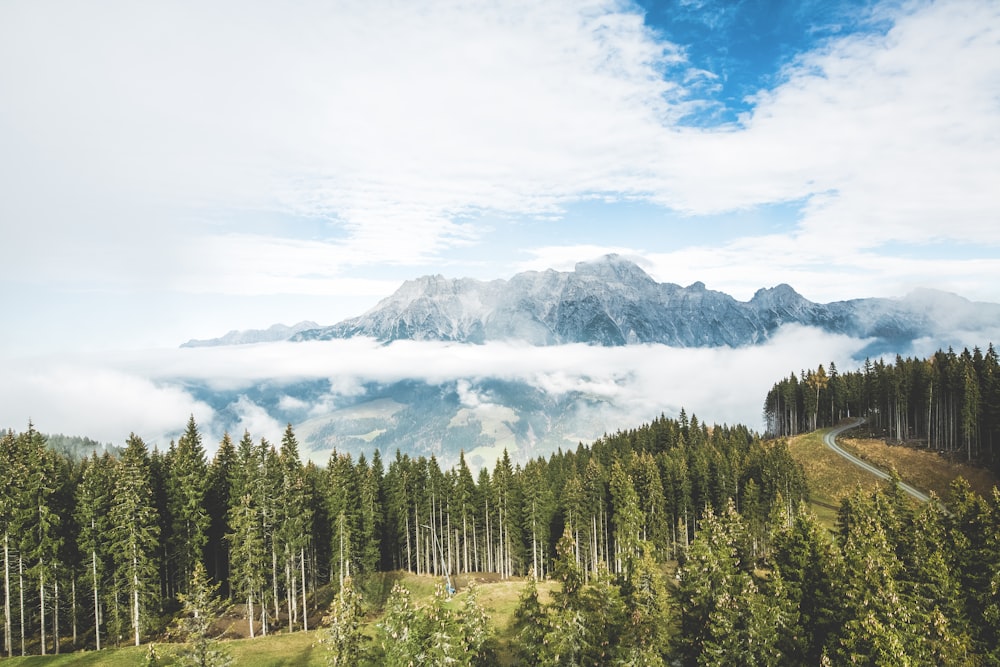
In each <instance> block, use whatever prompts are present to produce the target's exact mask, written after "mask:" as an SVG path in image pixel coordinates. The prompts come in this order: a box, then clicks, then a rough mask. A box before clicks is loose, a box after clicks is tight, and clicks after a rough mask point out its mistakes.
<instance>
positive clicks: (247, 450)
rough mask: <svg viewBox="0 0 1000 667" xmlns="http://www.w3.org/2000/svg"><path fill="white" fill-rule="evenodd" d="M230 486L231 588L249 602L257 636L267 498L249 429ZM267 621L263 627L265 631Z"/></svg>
mask: <svg viewBox="0 0 1000 667" xmlns="http://www.w3.org/2000/svg"><path fill="white" fill-rule="evenodd" d="M235 473H236V474H235V475H234V477H233V483H232V486H231V488H230V494H231V499H230V501H229V503H228V504H229V517H228V524H229V526H230V528H231V531H232V532H230V533H229V535H228V537H227V539H228V542H229V543H230V544H231V545H232V551H231V553H230V580H231V588H232V591H233V592H234V594H235V595H236V599H238V600H240V601H243V602H245V603H246V608H247V623H248V624H249V628H250V636H251V637H253V636H254V620H255V618H256V616H257V612H262V611H263V604H264V598H265V590H266V589H265V586H266V583H267V551H266V547H267V544H266V541H265V538H266V536H265V533H264V522H265V517H264V506H263V505H264V498H262V497H261V484H260V482H259V478H260V476H261V475H262V474H263V471H262V470H261V466H260V458H259V456H258V455H257V452H256V449H255V447H254V444H253V441H252V440H251V438H250V433H249V432H246V433H244V435H243V438H242V439H241V440H240V444H239V448H238V450H237V453H236V470H235ZM266 627H267V626H266V624H262V629H264V630H265V631H266Z"/></svg>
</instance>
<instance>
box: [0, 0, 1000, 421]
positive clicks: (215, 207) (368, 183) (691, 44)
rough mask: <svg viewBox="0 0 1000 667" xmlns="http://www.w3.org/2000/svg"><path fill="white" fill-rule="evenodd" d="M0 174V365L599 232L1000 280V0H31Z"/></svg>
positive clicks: (835, 277) (309, 305)
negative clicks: (292, 0) (0, 315)
mask: <svg viewBox="0 0 1000 667" xmlns="http://www.w3.org/2000/svg"><path fill="white" fill-rule="evenodd" d="M0 182H2V183H3V195H2V196H0V248H2V249H3V250H4V260H3V261H2V262H0V306H2V308H3V312H4V313H5V314H7V316H6V317H5V326H3V327H0V350H2V353H0V356H2V358H4V359H14V360H24V359H34V358H42V357H48V356H50V355H69V356H72V355H75V354H90V353H103V354H114V353H116V352H118V351H122V350H135V349H160V348H173V347H175V346H176V345H178V344H179V343H181V342H183V341H185V340H187V339H189V338H207V337H212V336H217V335H221V334H223V333H225V332H226V331H228V330H229V329H234V328H240V329H242V328H256V327H266V326H268V325H270V324H272V323H275V322H284V323H288V324H290V323H293V322H296V321H299V320H303V319H312V320H316V321H319V322H321V323H324V324H327V323H334V322H336V321H339V320H340V319H343V318H345V317H349V316H353V315H356V314H358V313H360V312H362V311H364V310H366V309H367V308H368V307H370V306H371V305H373V304H374V303H375V302H376V301H377V300H378V299H380V298H382V297H384V296H387V295H388V294H390V293H391V292H392V291H393V290H394V289H395V288H396V287H397V286H398V285H399V284H400V282H402V281H403V280H404V279H406V278H410V277H415V276H418V275H422V274H426V273H443V274H445V275H448V276H455V277H459V276H473V277H478V278H496V277H509V276H510V275H512V274H513V273H515V272H517V271H520V270H524V269H543V268H555V269H562V270H565V269H570V268H572V266H573V264H574V263H575V262H577V261H580V260H587V259H591V258H593V257H596V256H598V255H601V254H603V253H606V252H619V253H622V254H625V255H628V256H630V257H633V258H635V259H636V260H637V261H639V262H640V263H641V264H642V266H643V267H644V268H646V270H647V271H649V273H650V274H651V275H653V276H654V277H655V278H656V279H658V280H660V281H663V282H674V283H679V284H684V285H686V284H690V283H692V282H695V281H702V282H704V283H705V284H706V285H707V286H708V287H709V288H711V289H717V290H721V291H725V292H728V293H730V294H733V295H734V296H736V297H737V298H740V299H748V298H750V296H751V295H752V294H753V292H754V291H755V290H756V289H757V288H759V287H767V286H772V285H775V284H778V283H789V284H791V285H793V286H794V287H795V288H796V289H797V290H799V291H800V292H801V293H802V294H803V295H805V296H806V297H808V298H810V299H813V300H815V301H824V302H825V301H832V300H837V299H847V298H856V297H863V296H902V295H904V294H906V293H907V292H909V291H910V290H912V289H914V288H917V287H936V288H939V289H944V290H948V291H952V292H956V293H959V294H961V295H963V296H966V297H968V298H970V299H974V300H985V301H1000V293H998V290H997V287H996V286H997V285H998V284H1000V224H997V223H998V219H997V216H998V213H997V212H998V211H1000V187H997V184H998V183H1000V5H998V4H997V3H996V2H994V1H993V0H949V1H937V2H929V1H916V2H889V3H879V2H839V3H838V2H822V1H808V2H780V1H764V0H761V1H757V2H754V1H751V0H746V1H732V2H730V1H727V2H712V1H710V0H705V1H700V0H673V1H670V2H653V1H651V2H643V3H633V2H625V1H618V0H590V1H587V2H580V1H579V0H543V1H541V2H539V1H537V0H523V1H516V0H508V1H504V2H495V1H492V0H479V1H476V2H470V3H453V2H424V3H383V2H379V1H374V2H372V1H346V2H336V3H331V2H320V1H315V2H305V3H297V4H296V5H295V8H294V11H293V10H292V9H290V8H289V7H288V6H287V5H279V4H278V3H267V2H255V1H246V0H244V1H240V2H236V1H235V0H232V1H228V2H213V3H202V2H193V1H192V2H184V1H181V2H171V3H158V4H156V5H152V6H151V5H148V4H143V5H137V4H135V3H132V2H127V1H124V0H120V1H110V0H109V1H99V2H88V3H74V2H50V1H41V2H39V1H18V0H13V1H9V2H4V3H2V4H0ZM0 421H3V420H0ZM16 421H17V420H15V423H16ZM181 421H183V420H181Z"/></svg>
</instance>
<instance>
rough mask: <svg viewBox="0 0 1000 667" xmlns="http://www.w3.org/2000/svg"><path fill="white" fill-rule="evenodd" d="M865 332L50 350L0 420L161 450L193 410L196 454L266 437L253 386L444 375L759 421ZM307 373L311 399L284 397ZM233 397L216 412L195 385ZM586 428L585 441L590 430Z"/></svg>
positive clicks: (348, 386)
mask: <svg viewBox="0 0 1000 667" xmlns="http://www.w3.org/2000/svg"><path fill="white" fill-rule="evenodd" d="M865 344H866V341H861V340H857V339H852V338H848V337H845V336H837V335H831V334H827V333H823V332H821V331H818V330H815V329H807V328H801V327H786V328H784V329H782V330H781V331H779V332H778V334H777V335H775V336H774V337H773V338H772V339H771V340H770V341H768V342H767V343H765V344H763V345H759V346H754V347H744V348H672V347H666V346H662V345H641V346H639V345H637V346H627V347H610V348H609V347H597V346H589V345H582V344H577V345H564V346H558V347H530V346H527V345H523V344H516V343H490V344H487V345H464V344H451V343H437V342H413V341H397V342H395V343H392V344H389V345H385V344H381V343H378V342H376V341H373V340H370V339H350V340H337V341H322V342H319V341H317V342H306V343H268V344H261V345H246V346H232V347H217V348H194V349H170V350H167V349H162V350H152V351H147V352H141V353H140V352H133V353H128V354H121V355H117V356H116V357H114V358H90V359H75V360H74V361H73V362H72V363H67V362H66V361H65V360H61V359H57V358H51V359H47V360H35V361H34V362H32V363H14V364H12V365H10V366H9V368H10V374H9V375H8V381H7V382H5V383H4V384H3V386H2V387H0V405H2V408H0V409H2V413H0V423H2V424H3V425H4V426H5V427H8V426H9V427H12V428H15V429H18V428H23V426H24V424H26V422H27V420H28V419H32V420H34V423H35V425H36V427H37V428H39V429H40V430H42V431H43V432H52V433H55V432H62V433H67V434H78V435H87V436H89V437H92V438H95V439H98V440H101V441H106V442H111V443H114V444H122V443H123V442H124V440H125V438H126V437H127V436H128V434H129V433H130V432H133V431H134V432H136V433H137V434H139V435H141V436H143V437H144V438H145V439H146V440H147V442H149V443H150V444H155V445H157V446H160V447H161V448H162V447H165V446H166V444H167V443H168V442H169V440H170V439H171V438H175V437H177V435H179V433H180V431H181V430H182V429H183V427H184V424H185V422H186V420H187V417H188V415H189V414H193V415H194V417H195V419H196V420H197V421H198V423H199V425H200V426H201V428H202V431H203V433H204V435H205V440H206V446H207V447H208V448H209V449H212V448H213V447H214V443H215V442H217V441H218V439H219V438H220V437H221V435H222V432H223V430H226V429H228V430H230V431H231V432H233V433H234V435H236V436H240V435H242V431H243V429H247V430H249V431H250V432H251V433H252V434H253V436H254V437H255V438H259V437H266V438H268V439H269V440H272V441H276V440H280V437H281V432H282V430H283V429H284V422H283V421H282V420H281V417H280V416H278V415H274V414H270V413H269V412H268V411H267V409H265V407H263V406H261V405H260V404H258V403H255V402H254V401H253V400H252V399H251V398H249V394H251V393H252V391H253V390H254V389H259V388H260V387H262V386H266V387H270V388H274V389H275V391H277V392H278V398H276V405H278V406H280V407H281V408H282V409H285V410H288V411H290V412H294V413H295V414H301V415H302V416H303V419H305V418H309V417H316V416H321V415H323V414H326V413H329V412H331V411H333V410H336V409H337V408H339V407H342V406H344V405H347V404H350V403H352V402H354V401H356V400H357V397H358V396H359V395H360V394H361V393H362V392H363V390H364V389H363V387H364V385H365V383H378V384H391V383H395V382H399V381H403V380H418V381H422V382H426V383H428V384H431V385H438V384H444V383H455V384H456V387H457V390H458V391H459V393H460V396H461V400H462V401H463V402H464V403H466V404H468V405H469V406H476V405H482V404H487V403H489V402H490V400H491V397H490V396H489V394H488V393H485V392H483V391H482V390H481V388H480V386H479V384H478V383H481V382H483V381H486V380H501V381H511V382H523V383H526V384H528V385H530V386H531V387H534V388H535V389H537V390H539V391H541V392H544V393H545V394H547V395H549V396H552V397H554V398H560V397H562V396H564V395H567V394H575V395H583V396H587V397H592V398H593V399H594V403H595V404H598V405H600V406H601V407H600V408H595V410H598V411H599V414H600V419H601V420H603V421H604V422H606V423H603V424H602V428H603V430H604V431H607V432H613V431H615V430H617V429H619V428H629V427H632V426H637V425H639V424H640V423H643V422H647V421H649V420H651V419H653V418H655V417H657V416H658V415H660V414H661V413H665V414H667V415H668V416H675V415H676V414H677V412H678V411H679V410H680V408H681V407H684V408H685V409H686V411H687V413H688V414H689V415H690V414H697V415H698V416H699V417H700V418H701V419H703V420H705V421H708V422H711V423H723V422H725V423H745V424H747V425H749V426H750V427H752V428H755V429H759V428H761V407H762V405H763V402H764V397H765V395H766V393H767V391H768V390H769V389H770V387H771V385H772V384H773V383H774V382H775V381H776V380H778V379H779V378H781V377H785V376H787V375H788V374H789V373H792V372H794V373H798V372H799V371H800V370H802V369H804V368H815V367H816V365H818V364H820V363H823V364H827V363H829V362H830V361H834V362H836V364H837V366H838V368H841V369H844V370H848V369H851V368H855V367H856V366H857V365H858V364H857V362H856V361H855V360H854V357H855V356H856V355H858V354H859V353H860V351H861V350H862V349H863V348H864V346H865ZM303 382H316V383H317V384H318V385H321V386H322V387H323V391H322V392H320V394H319V395H315V396H312V397H309V398H305V397H303V396H301V395H297V394H296V395H293V394H292V393H289V391H288V389H287V388H288V387H290V386H291V385H294V384H296V383H303ZM205 391H209V392H213V391H215V392H227V393H229V394H232V395H234V396H236V397H237V398H236V399H235V400H233V401H232V402H231V403H229V404H228V405H227V406H226V408H225V410H224V413H225V414H223V411H220V410H217V409H215V408H213V407H211V406H210V405H209V402H208V401H207V400H206V399H205V395H204V393H203V392H205ZM599 435H600V432H598V433H594V434H593V437H596V436H599Z"/></svg>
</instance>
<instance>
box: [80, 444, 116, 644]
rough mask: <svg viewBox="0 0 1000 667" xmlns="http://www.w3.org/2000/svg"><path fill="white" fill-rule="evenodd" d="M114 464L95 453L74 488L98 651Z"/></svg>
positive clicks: (107, 566) (107, 556) (107, 553)
mask: <svg viewBox="0 0 1000 667" xmlns="http://www.w3.org/2000/svg"><path fill="white" fill-rule="evenodd" d="M114 481H115V462H114V460H113V459H112V458H111V456H110V454H108V453H106V452H105V453H104V455H103V456H100V457H98V456H97V453H96V452H95V453H94V454H93V456H92V457H91V458H90V459H89V460H88V461H86V462H85V464H84V467H83V474H82V477H81V480H80V484H79V486H77V488H76V524H77V525H78V526H79V533H78V535H77V546H78V548H79V551H80V556H81V559H82V560H81V563H80V565H81V569H82V570H83V571H84V572H85V573H86V575H85V576H84V577H83V579H82V582H85V583H84V585H85V586H86V587H88V588H89V589H90V592H91V594H92V595H91V600H92V603H93V604H92V607H91V609H92V613H93V620H94V643H95V646H96V648H97V650H98V651H99V650H101V609H100V600H101V596H102V594H103V586H102V583H103V581H104V578H105V576H106V574H107V572H108V570H109V569H110V563H109V561H110V560H111V552H110V550H109V545H108V542H107V536H108V533H109V529H110V526H109V515H110V512H111V500H112V497H113V494H114Z"/></svg>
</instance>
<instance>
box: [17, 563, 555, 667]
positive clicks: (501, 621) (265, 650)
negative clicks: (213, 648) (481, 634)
mask: <svg viewBox="0 0 1000 667" xmlns="http://www.w3.org/2000/svg"><path fill="white" fill-rule="evenodd" d="M382 576H383V577H384V581H382V582H380V583H379V587H380V588H384V589H385V590H388V589H391V587H392V584H394V583H398V584H400V585H402V586H403V587H405V588H406V589H407V590H409V591H410V595H411V600H412V601H413V603H414V604H416V605H418V606H420V605H424V604H427V603H429V602H430V599H431V597H432V596H433V594H434V589H435V587H436V586H437V585H438V584H440V583H441V581H442V579H441V577H431V576H427V575H420V576H417V575H415V574H408V573H403V572H391V573H385V574H383V575H382ZM470 580H477V581H476V589H477V599H478V601H479V604H480V606H482V607H483V609H484V610H485V611H486V613H487V615H488V616H489V618H490V620H491V622H492V624H493V628H494V631H495V633H496V637H497V642H498V645H499V656H498V658H499V660H500V664H501V665H505V664H511V660H512V658H511V655H510V650H509V645H510V640H511V639H512V636H511V632H510V624H511V620H512V619H513V617H514V610H515V609H516V608H517V603H518V600H519V598H520V595H521V589H522V588H523V587H524V583H525V582H524V579H509V580H503V581H501V580H498V579H497V578H496V577H495V576H489V575H484V576H482V577H481V576H479V575H469V576H466V575H459V576H457V577H455V578H454V582H455V583H456V584H457V586H458V588H459V592H458V593H457V594H456V595H455V596H454V598H452V600H451V602H450V603H449V604H450V605H453V606H455V607H456V608H460V607H461V606H462V605H463V604H464V602H465V598H466V596H467V595H468V590H469V589H468V586H469V583H470ZM553 587H554V584H553V583H552V582H539V584H538V592H539V597H540V598H541V599H542V602H543V603H544V602H547V601H548V600H549V599H550V597H551V591H552V589H553ZM329 597H330V596H329V595H325V596H323V599H329ZM377 621H378V617H377V616H376V615H370V616H369V617H368V619H367V628H366V634H368V636H369V637H373V636H374V633H375V623H377ZM322 633H323V630H322V629H319V630H310V631H309V632H293V633H288V632H279V633H278V634H271V635H268V636H267V637H257V638H255V639H232V640H227V641H224V642H223V645H224V647H225V648H226V649H228V650H229V652H230V653H231V654H232V655H233V658H234V664H235V665H239V667H244V666H246V667H314V666H315V667H321V666H323V665H325V664H326V663H325V661H324V655H323V647H322V646H321V645H319V643H318V641H319V639H320V637H321V636H322ZM179 649H180V645H178V644H161V643H159V642H156V643H155V650H156V654H157V656H158V658H159V659H160V664H161V665H163V666H164V667H168V666H169V665H173V664H176V661H175V660H174V658H175V657H176V655H177V652H178V650H179ZM148 650H149V649H148V645H143V646H140V647H135V646H128V647H123V648H110V649H104V650H102V651H79V652H76V653H64V654H62V655H58V656H28V657H24V658H11V659H9V660H0V662H2V664H3V665H5V666H6V665H10V666H11V667H21V666H30V667H134V666H135V665H139V664H142V661H143V659H144V657H145V655H146V652H147V651H148Z"/></svg>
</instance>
